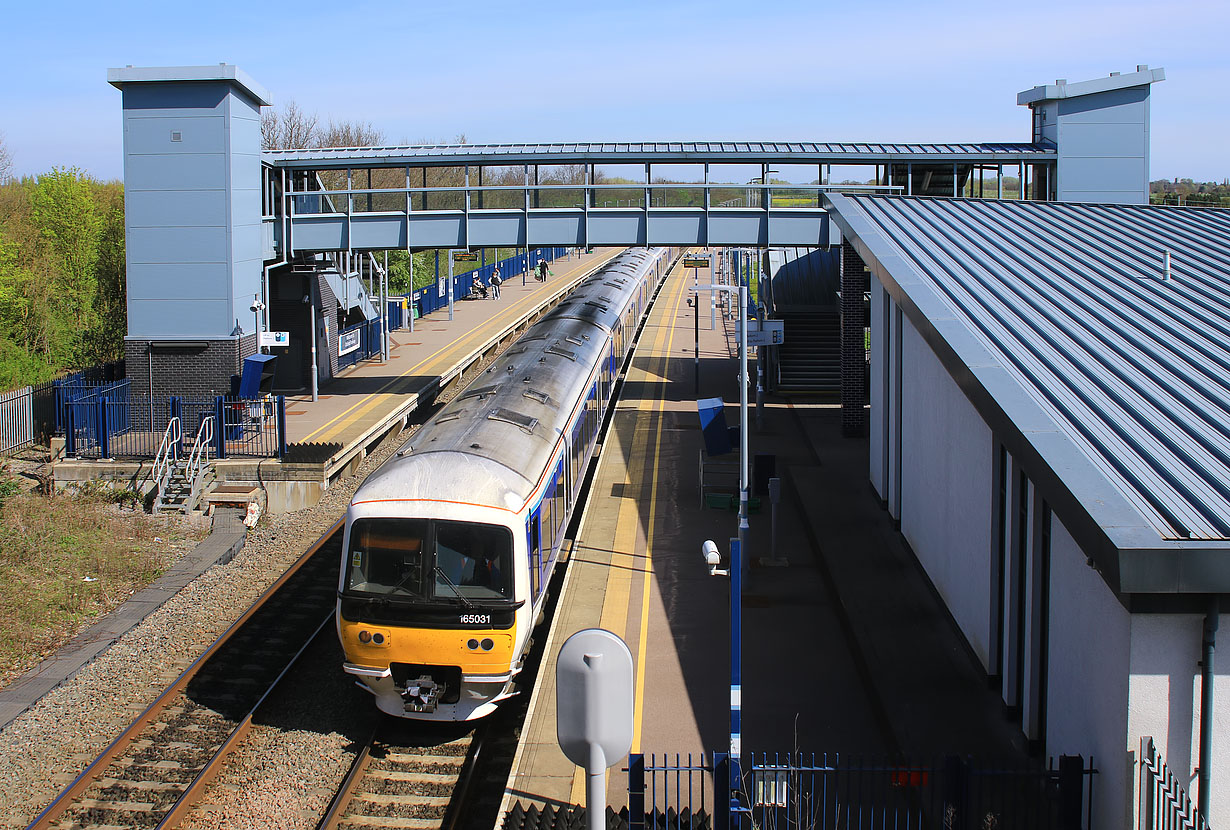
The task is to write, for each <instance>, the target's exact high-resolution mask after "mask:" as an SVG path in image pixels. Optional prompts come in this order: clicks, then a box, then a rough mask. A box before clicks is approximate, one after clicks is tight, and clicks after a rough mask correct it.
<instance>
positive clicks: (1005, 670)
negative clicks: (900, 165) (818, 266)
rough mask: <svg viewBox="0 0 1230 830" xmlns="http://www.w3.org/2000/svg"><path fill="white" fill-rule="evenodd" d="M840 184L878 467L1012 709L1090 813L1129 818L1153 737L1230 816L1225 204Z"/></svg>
mask: <svg viewBox="0 0 1230 830" xmlns="http://www.w3.org/2000/svg"><path fill="white" fill-rule="evenodd" d="M827 198H828V200H829V203H830V205H831V206H832V209H833V215H834V217H835V221H837V222H838V224H839V225H840V226H841V230H842V235H843V239H844V245H845V248H844V249H843V252H842V254H843V256H842V268H843V272H845V271H849V272H857V273H858V274H864V273H865V274H867V275H868V277H869V291H870V308H871V320H870V331H871V373H870V374H871V382H870V384H871V388H870V408H869V413H870V417H869V425H868V426H869V445H870V454H869V463H870V469H869V478H870V481H871V483H872V485H873V487H874V488H875V491H876V493H877V494H879V496H880V498H881V499H882V500H883V503H884V506H885V509H887V510H888V512H889V513H890V514H891V516H892V517H893V519H894V520H895V521H896V522H897V523H898V525H899V528H900V532H901V534H902V535H903V537H904V539H905V541H906V542H907V543H908V544H909V546H910V547H911V548H912V550H913V551H914V554H915V555H916V557H917V558H918V561H919V563H920V565H921V566H922V568H923V569H924V570H925V572H926V574H927V576H928V577H929V578H930V580H931V582H932V584H933V585H934V587H935V589H936V591H937V592H938V594H939V595H940V597H941V598H942V599H943V601H944V603H945V604H946V605H947V607H948V610H949V611H950V612H951V615H952V618H953V620H954V621H955V623H956V624H957V626H958V627H959V628H960V630H961V631H962V633H963V634H964V636H965V639H966V641H967V642H968V644H969V646H970V649H971V650H972V651H973V653H974V654H975V655H976V657H977V659H978V661H979V662H980V663H981V664H982V665H983V667H984V668H985V670H986V672H987V676H988V678H989V679H990V681H991V683H992V684H993V687H995V688H998V689H999V691H1000V693H1001V694H1002V697H1003V702H1004V705H1005V707H1006V711H1007V713H1008V716H1009V717H1011V718H1012V719H1014V720H1015V721H1016V722H1018V723H1019V724H1020V727H1021V729H1022V731H1023V732H1024V733H1025V736H1026V737H1027V738H1028V739H1029V740H1030V741H1031V742H1032V743H1033V744H1034V745H1035V746H1036V747H1037V748H1038V750H1039V751H1041V752H1045V753H1046V754H1047V755H1060V754H1082V755H1084V756H1086V757H1088V756H1090V755H1092V756H1093V757H1094V759H1095V761H1096V764H1097V767H1098V769H1099V771H1100V775H1099V776H1098V779H1097V783H1096V786H1095V789H1094V792H1095V798H1096V803H1095V810H1094V814H1095V816H1097V817H1098V826H1101V827H1106V828H1112V827H1126V826H1133V812H1134V810H1136V809H1137V807H1138V799H1139V798H1140V797H1141V795H1142V794H1141V792H1140V791H1138V790H1137V789H1136V787H1135V786H1134V784H1135V782H1136V781H1137V779H1138V777H1139V775H1140V763H1141V761H1142V757H1141V753H1142V752H1145V753H1146V754H1147V753H1148V750H1147V748H1145V749H1142V741H1143V740H1147V739H1151V740H1152V743H1153V745H1154V747H1155V748H1156V751H1157V752H1158V753H1159V754H1160V755H1161V756H1162V757H1163V758H1164V759H1165V761H1166V763H1167V764H1168V765H1169V766H1170V768H1171V769H1172V771H1174V772H1175V773H1176V775H1177V776H1178V777H1179V778H1180V781H1181V783H1182V784H1183V786H1184V787H1186V788H1188V791H1189V792H1190V793H1191V794H1192V797H1193V798H1195V797H1196V792H1197V791H1198V790H1199V789H1200V787H1202V786H1203V787H1209V788H1210V791H1211V795H1212V798H1211V804H1210V807H1211V811H1210V813H1209V815H1208V818H1209V819H1210V820H1211V823H1212V824H1213V825H1214V826H1216V825H1218V824H1221V823H1225V822H1226V821H1227V820H1230V792H1228V791H1227V789H1226V788H1225V787H1224V786H1218V784H1219V782H1220V783H1221V784H1223V785H1224V782H1225V781H1226V780H1227V778H1226V772H1225V771H1226V770H1227V769H1228V768H1230V767H1228V765H1230V742H1228V739H1230V697H1228V695H1230V668H1227V667H1226V665H1225V664H1224V663H1223V664H1222V665H1221V666H1215V664H1213V665H1209V664H1206V663H1205V661H1206V660H1208V661H1209V663H1212V660H1211V659H1210V658H1211V657H1212V653H1213V652H1212V648H1213V646H1214V645H1215V642H1216V634H1217V631H1218V628H1219V622H1220V621H1225V622H1230V619H1227V614H1226V613H1225V612H1227V611H1230V605H1227V603H1226V595H1227V594H1228V593H1230V429H1228V428H1227V424H1230V385H1228V384H1227V380H1226V379H1227V377H1228V376H1230V375H1228V370H1230V348H1228V347H1227V343H1228V342H1230V341H1228V339H1227V335H1230V279H1228V277H1230V215H1228V214H1227V212H1226V211H1220V210H1200V209H1184V208H1170V207H1162V206H1147V205H1111V204H1078V203H1064V202H1050V203H1040V202H1011V201H983V200H971V199H935V198H927V197H898V196H843V195H839V194H832V195H830V196H828V197H827ZM1222 630H1223V631H1224V630H1225V629H1224V627H1222ZM1206 665H1208V671H1207V672H1206V670H1205V668H1204V666H1206ZM1214 668H1215V670H1214ZM903 682H907V681H906V680H905V679H904V678H903ZM1202 751H1203V752H1204V753H1206V754H1205V756H1204V759H1203V760H1201V752H1202ZM1202 766H1203V767H1204V774H1203V775H1201V774H1200V773H1198V772H1197V770H1198V768H1200V767H1202ZM1210 775H1211V776H1212V777H1211V780H1205V779H1204V776H1210ZM1198 780H1199V783H1198Z"/></svg>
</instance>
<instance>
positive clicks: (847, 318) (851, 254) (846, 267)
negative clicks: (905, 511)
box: [841, 240, 870, 436]
mask: <svg viewBox="0 0 1230 830" xmlns="http://www.w3.org/2000/svg"><path fill="white" fill-rule="evenodd" d="M869 288H870V280H869V278H868V271H867V266H866V265H864V264H863V258H862V257H860V256H859V255H858V252H857V251H855V250H854V246H853V245H851V244H850V242H849V241H848V240H843V241H842V243H841V431H842V433H843V434H845V435H847V436H859V435H865V434H866V431H867V412H866V410H865V409H864V403H865V402H866V400H867V383H866V376H865V372H866V362H867V358H866V344H865V342H864V339H863V328H864V327H865V326H866V325H867V323H866V320H865V319H864V318H865V316H866V315H865V314H864V310H863V294H864V293H865V292H866V291H868V290H869Z"/></svg>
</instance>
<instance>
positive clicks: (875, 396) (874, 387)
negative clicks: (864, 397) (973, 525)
mask: <svg viewBox="0 0 1230 830" xmlns="http://www.w3.org/2000/svg"><path fill="white" fill-rule="evenodd" d="M891 303H892V301H891V300H890V299H889V298H888V294H887V293H886V292H885V291H884V287H883V286H882V285H880V281H879V280H878V279H876V276H875V274H872V275H871V389H870V390H869V391H870V392H871V418H870V424H871V428H870V431H869V432H870V440H869V441H868V450H869V455H870V461H869V465H868V466H869V469H868V473H869V474H870V477H871V486H872V487H874V488H875V491H876V493H878V494H879V496H880V498H881V499H887V498H888V489H887V487H888V480H887V479H888V465H887V461H888V455H887V452H888V443H887V439H888V415H887V411H886V409H885V407H886V406H887V404H888V400H887V394H886V393H887V385H886V380H887V377H888V362H887V361H886V360H885V357H887V353H888V347H887V334H888V319H887V315H886V314H885V310H886V308H885V307H886V306H888V305H890V304H891Z"/></svg>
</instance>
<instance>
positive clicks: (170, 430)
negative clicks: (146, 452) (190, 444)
mask: <svg viewBox="0 0 1230 830" xmlns="http://www.w3.org/2000/svg"><path fill="white" fill-rule="evenodd" d="M183 437H184V436H183V432H182V431H181V430H180V426H179V416H178V415H176V416H172V417H171V420H169V421H167V428H166V431H165V432H163V433H162V443H160V444H159V445H158V453H157V454H156V455H155V456H154V471H153V472H152V473H151V474H150V477H151V478H152V479H153V480H154V482H155V483H157V485H158V495H159V496H161V495H162V488H163V480H164V479H165V478H166V476H167V475H168V474H169V473H170V471H171V464H172V463H173V462H175V461H178V460H179V442H180V441H181V440H183Z"/></svg>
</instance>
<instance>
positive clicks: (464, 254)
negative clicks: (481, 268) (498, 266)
mask: <svg viewBox="0 0 1230 830" xmlns="http://www.w3.org/2000/svg"><path fill="white" fill-rule="evenodd" d="M453 262H478V254H476V253H474V252H473V251H454V252H453Z"/></svg>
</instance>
